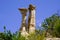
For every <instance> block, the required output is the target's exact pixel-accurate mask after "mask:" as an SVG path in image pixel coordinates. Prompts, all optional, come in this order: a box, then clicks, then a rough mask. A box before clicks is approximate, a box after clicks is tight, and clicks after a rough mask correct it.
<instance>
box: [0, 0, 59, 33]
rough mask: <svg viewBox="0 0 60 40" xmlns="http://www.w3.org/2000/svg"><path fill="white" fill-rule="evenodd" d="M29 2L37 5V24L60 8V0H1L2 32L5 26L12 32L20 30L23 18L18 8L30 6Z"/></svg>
mask: <svg viewBox="0 0 60 40" xmlns="http://www.w3.org/2000/svg"><path fill="white" fill-rule="evenodd" d="M29 4H33V5H35V6H36V26H39V25H40V24H41V23H42V22H43V20H44V19H45V18H47V17H50V16H51V15H53V14H54V13H56V12H57V10H60V0H0V32H3V31H4V30H3V26H6V29H7V30H10V31H11V32H16V31H18V30H19V28H20V26H21V20H22V16H21V14H20V12H19V10H18V8H28V6H29Z"/></svg>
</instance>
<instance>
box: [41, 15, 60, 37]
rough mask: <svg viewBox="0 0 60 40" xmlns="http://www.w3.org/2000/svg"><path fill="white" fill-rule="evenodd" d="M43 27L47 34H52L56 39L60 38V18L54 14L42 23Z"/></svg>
mask: <svg viewBox="0 0 60 40" xmlns="http://www.w3.org/2000/svg"><path fill="white" fill-rule="evenodd" d="M42 27H44V28H45V30H46V32H48V33H50V34H51V35H52V36H54V37H60V16H59V15H58V14H54V15H52V16H51V17H49V18H46V19H45V20H44V22H43V23H42Z"/></svg>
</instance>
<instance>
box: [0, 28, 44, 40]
mask: <svg viewBox="0 0 60 40" xmlns="http://www.w3.org/2000/svg"><path fill="white" fill-rule="evenodd" d="M4 29H5V31H4V33H0V40H43V39H44V38H45V36H44V35H45V34H44V33H43V32H42V34H40V30H36V32H35V33H33V34H30V35H29V36H27V37H23V36H21V33H20V32H16V33H13V34H12V33H11V32H10V31H7V30H6V27H5V28H4Z"/></svg>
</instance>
